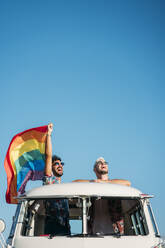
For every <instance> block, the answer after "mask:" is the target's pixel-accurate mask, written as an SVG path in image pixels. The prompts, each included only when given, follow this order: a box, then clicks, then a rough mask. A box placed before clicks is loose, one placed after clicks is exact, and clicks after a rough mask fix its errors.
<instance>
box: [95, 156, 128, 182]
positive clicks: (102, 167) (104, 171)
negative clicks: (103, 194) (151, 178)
mask: <svg viewBox="0 0 165 248" xmlns="http://www.w3.org/2000/svg"><path fill="white" fill-rule="evenodd" d="M93 170H94V172H95V174H96V177H97V179H96V180H91V181H93V182H108V183H116V184H122V185H126V186H130V185H131V183H130V182H129V181H128V180H124V179H109V177H108V172H109V171H108V162H106V161H105V159H104V158H103V157H100V158H98V159H97V160H96V162H95V164H94V168H93Z"/></svg>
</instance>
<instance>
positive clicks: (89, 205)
mask: <svg viewBox="0 0 165 248" xmlns="http://www.w3.org/2000/svg"><path fill="white" fill-rule="evenodd" d="M150 197H152V196H150V195H147V194H143V193H142V192H141V191H139V190H138V189H135V188H133V187H128V186H123V185H118V184H112V183H92V182H72V183H61V184H53V185H44V186H41V187H38V188H34V189H32V190H30V191H28V192H26V193H25V194H24V195H21V196H20V197H19V198H18V199H19V203H18V205H17V209H16V213H15V216H14V218H13V224H12V227H11V231H10V234H9V237H8V239H7V244H6V246H4V247H8V248H9V247H11V248H37V247H39V248H45V247H48V248H54V247H60V248H66V247H67V248H89V247H90V248H91V247H95V248H98V247H99V248H100V247H111V248H123V247H127V248H132V247H133V248H139V247H140V248H163V247H165V246H164V244H163V240H162V239H161V237H160V234H159V230H158V227H157V224H156V221H155V217H154V214H153V211H152V208H151V205H150V201H149V199H150ZM64 200H65V201H66V202H67V206H68V223H69V226H70V230H69V233H59V232H57V230H56V228H54V229H55V230H54V231H53V233H48V231H47V230H48V229H47V218H48V217H49V218H50V219H51V221H52V222H53V221H55V219H56V218H57V217H59V216H56V214H54V215H50V214H49V212H48V207H49V203H50V202H52V201H54V202H59V203H60V202H62V201H64ZM58 214H59V215H60V213H58ZM58 214H57V215H58ZM55 226H56V225H55Z"/></svg>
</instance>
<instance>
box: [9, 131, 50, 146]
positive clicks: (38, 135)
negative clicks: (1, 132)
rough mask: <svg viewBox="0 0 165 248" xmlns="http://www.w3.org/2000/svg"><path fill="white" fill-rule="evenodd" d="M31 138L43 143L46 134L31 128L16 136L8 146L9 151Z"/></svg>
mask: <svg viewBox="0 0 165 248" xmlns="http://www.w3.org/2000/svg"><path fill="white" fill-rule="evenodd" d="M33 138H34V139H36V140H37V141H38V142H40V143H45V140H46V135H45V134H44V133H42V132H38V131H35V130H32V131H29V132H27V133H24V134H22V135H21V136H17V137H16V138H15V140H14V141H13V142H12V144H11V146H10V151H12V150H13V149H14V148H15V147H17V146H18V145H20V144H22V143H24V142H25V141H27V140H29V139H33Z"/></svg>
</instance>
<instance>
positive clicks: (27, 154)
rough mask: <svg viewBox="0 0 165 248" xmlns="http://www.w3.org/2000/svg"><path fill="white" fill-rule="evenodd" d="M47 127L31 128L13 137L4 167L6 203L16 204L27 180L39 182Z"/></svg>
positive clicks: (43, 164)
mask: <svg viewBox="0 0 165 248" xmlns="http://www.w3.org/2000/svg"><path fill="white" fill-rule="evenodd" d="M46 133H47V126H42V127H37V128H31V129H28V130H26V131H24V132H21V133H19V134H17V135H15V136H14V137H13V139H12V141H11V142H10V145H9V148H8V151H7V154H6V158H5V162H4V166H5V170H6V174H7V191H6V202H7V203H17V199H14V198H13V197H16V196H17V195H19V194H22V193H24V192H25V186H26V184H27V182H28V181H29V180H33V181H34V180H41V179H42V177H43V173H44V166H45V140H46Z"/></svg>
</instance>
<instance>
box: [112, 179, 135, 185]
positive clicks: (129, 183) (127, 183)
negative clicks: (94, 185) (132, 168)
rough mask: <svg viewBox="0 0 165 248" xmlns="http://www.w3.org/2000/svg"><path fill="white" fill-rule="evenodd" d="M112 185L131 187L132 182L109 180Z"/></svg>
mask: <svg viewBox="0 0 165 248" xmlns="http://www.w3.org/2000/svg"><path fill="white" fill-rule="evenodd" d="M108 181H109V182H110V183H115V184H122V185H126V186H131V182H130V181H128V180H124V179H111V180H108Z"/></svg>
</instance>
